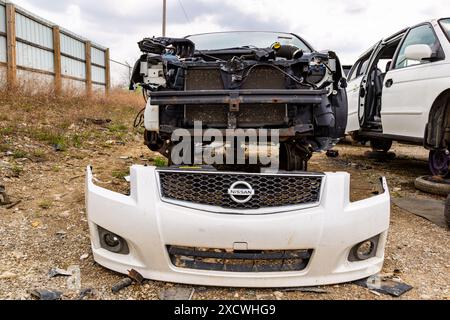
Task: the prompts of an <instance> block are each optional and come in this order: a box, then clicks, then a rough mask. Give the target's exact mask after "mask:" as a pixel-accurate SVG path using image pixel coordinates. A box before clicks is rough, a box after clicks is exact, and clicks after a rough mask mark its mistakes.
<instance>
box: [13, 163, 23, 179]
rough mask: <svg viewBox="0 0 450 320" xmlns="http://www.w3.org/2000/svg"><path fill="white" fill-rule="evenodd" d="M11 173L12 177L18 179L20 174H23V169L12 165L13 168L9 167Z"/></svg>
mask: <svg viewBox="0 0 450 320" xmlns="http://www.w3.org/2000/svg"><path fill="white" fill-rule="evenodd" d="M11 171H12V172H13V174H14V176H16V177H19V176H20V174H21V173H22V172H23V167H21V166H19V165H17V164H13V166H12V167H11Z"/></svg>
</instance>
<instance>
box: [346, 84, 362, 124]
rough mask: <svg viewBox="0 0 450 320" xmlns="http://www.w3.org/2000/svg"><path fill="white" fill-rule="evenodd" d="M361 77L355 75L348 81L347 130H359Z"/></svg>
mask: <svg viewBox="0 0 450 320" xmlns="http://www.w3.org/2000/svg"><path fill="white" fill-rule="evenodd" d="M362 79H363V77H362V76H360V77H357V78H355V79H353V80H351V81H349V82H348V86H347V100H348V122H347V132H353V131H358V130H359V117H358V107H359V92H360V89H361V81H362Z"/></svg>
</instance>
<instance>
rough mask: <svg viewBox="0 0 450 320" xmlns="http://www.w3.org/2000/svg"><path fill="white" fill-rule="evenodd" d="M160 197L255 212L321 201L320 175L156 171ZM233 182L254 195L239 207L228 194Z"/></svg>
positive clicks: (239, 204)
mask: <svg viewBox="0 0 450 320" xmlns="http://www.w3.org/2000/svg"><path fill="white" fill-rule="evenodd" d="M158 173H159V180H160V186H161V196H162V197H163V198H164V199H168V200H177V201H184V202H189V203H192V204H200V205H208V206H216V207H222V208H225V209H244V210H255V209H263V208H276V207H286V206H297V205H313V204H317V203H319V201H320V193H321V187H322V180H323V175H320V174H317V175H313V174H290V173H287V174H273V175H270V174H240V173H224V172H214V171H206V172H204V171H202V172H196V171H178V170H168V171H159V172H158ZM236 182H246V183H248V184H249V185H250V186H251V187H252V188H253V190H254V195H253V196H252V197H251V199H250V200H249V201H248V202H246V203H238V202H236V201H235V200H233V199H232V197H231V196H230V194H229V190H230V188H231V186H232V185H233V184H234V183H236Z"/></svg>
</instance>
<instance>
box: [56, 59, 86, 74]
mask: <svg viewBox="0 0 450 320" xmlns="http://www.w3.org/2000/svg"><path fill="white" fill-rule="evenodd" d="M61 73H62V74H63V75H66V76H71V77H76V78H81V79H86V63H84V62H80V61H78V60H74V59H70V58H67V57H61Z"/></svg>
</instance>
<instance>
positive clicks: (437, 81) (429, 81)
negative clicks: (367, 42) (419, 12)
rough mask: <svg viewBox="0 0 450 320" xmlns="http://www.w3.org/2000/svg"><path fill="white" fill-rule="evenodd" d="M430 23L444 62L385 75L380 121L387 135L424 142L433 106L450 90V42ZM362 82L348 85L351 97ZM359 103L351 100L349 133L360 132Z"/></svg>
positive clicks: (397, 70)
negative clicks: (388, 84)
mask: <svg viewBox="0 0 450 320" xmlns="http://www.w3.org/2000/svg"><path fill="white" fill-rule="evenodd" d="M430 23H431V25H432V26H433V29H434V31H435V33H436V35H437V37H438V39H439V42H440V44H441V46H442V48H443V51H444V53H445V59H444V60H441V61H436V62H431V63H426V64H418V65H414V66H409V67H406V68H401V69H393V70H390V71H389V72H388V73H387V74H386V76H385V78H384V83H383V93H382V106H381V122H382V127H383V134H385V135H389V136H398V137H405V138H416V140H417V139H423V138H424V133H425V127H426V124H427V123H428V120H429V115H430V110H431V107H432V106H433V103H434V102H435V100H436V99H437V98H438V96H439V95H440V94H441V93H443V92H444V91H446V90H448V89H450V42H449V39H448V38H447V37H446V36H445V34H444V32H443V30H442V29H441V27H440V25H439V23H438V21H437V20H432V21H430ZM363 56H364V55H361V57H363ZM361 57H360V58H361ZM389 80H392V81H393V85H392V86H391V87H389V88H388V87H386V82H387V81H389ZM361 81H362V78H358V79H355V80H353V81H350V82H349V85H348V88H347V93H348V95H349V96H351V95H353V94H354V90H355V88H356V86H357V85H358V86H360V85H361ZM353 82H355V83H353ZM358 90H359V88H358ZM359 103H360V101H359V97H358V98H356V94H355V98H354V99H350V98H349V116H348V123H349V125H348V127H347V132H353V131H358V130H359V129H360V125H359V121H358V106H359ZM355 111H356V113H355Z"/></svg>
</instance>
